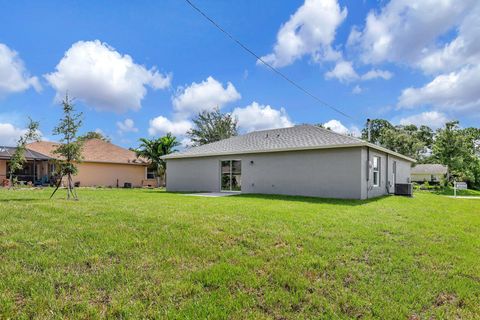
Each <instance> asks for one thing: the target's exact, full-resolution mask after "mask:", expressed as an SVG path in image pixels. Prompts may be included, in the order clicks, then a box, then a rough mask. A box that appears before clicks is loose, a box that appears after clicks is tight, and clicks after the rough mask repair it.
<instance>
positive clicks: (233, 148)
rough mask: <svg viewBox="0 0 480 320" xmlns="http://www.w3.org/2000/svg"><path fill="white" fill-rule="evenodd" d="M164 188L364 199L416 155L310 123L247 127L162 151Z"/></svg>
mask: <svg viewBox="0 0 480 320" xmlns="http://www.w3.org/2000/svg"><path fill="white" fill-rule="evenodd" d="M164 159H165V160H166V161H167V190H168V191H191V192H195V191H199V192H200V191H202V192H221V191H227V192H232V191H237V192H242V193H263V194H284V195H302V196H314V197H325V198H344V199H368V198H372V197H377V196H381V195H385V194H388V193H393V192H394V185H395V183H409V182H410V168H411V165H412V163H414V162H415V160H413V159H411V158H409V157H406V156H404V155H401V154H398V153H396V152H393V151H391V150H388V149H385V148H383V147H380V146H377V145H374V144H371V143H367V142H365V141H363V140H360V139H357V138H354V137H350V136H345V135H342V134H339V133H335V132H333V131H330V130H327V129H323V128H320V127H317V126H311V125H299V126H294V127H290V128H282V129H273V130H265V131H256V132H251V133H248V134H245V135H241V136H236V137H232V138H229V139H225V140H221V141H218V142H214V143H210V144H206V145H203V146H199V147H193V148H190V149H187V150H185V151H182V152H178V153H174V154H170V155H168V156H165V157H164Z"/></svg>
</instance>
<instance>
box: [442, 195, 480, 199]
mask: <svg viewBox="0 0 480 320" xmlns="http://www.w3.org/2000/svg"><path fill="white" fill-rule="evenodd" d="M447 197H449V198H453V199H475V200H480V197H477V196H456V197H454V196H447Z"/></svg>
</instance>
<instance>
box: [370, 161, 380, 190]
mask: <svg viewBox="0 0 480 320" xmlns="http://www.w3.org/2000/svg"><path fill="white" fill-rule="evenodd" d="M375 158H376V159H377V168H376V169H375V160H372V185H373V186H374V187H380V163H381V158H380V157H378V156H374V157H373V159H375ZM375 172H376V173H377V176H378V179H377V183H375Z"/></svg>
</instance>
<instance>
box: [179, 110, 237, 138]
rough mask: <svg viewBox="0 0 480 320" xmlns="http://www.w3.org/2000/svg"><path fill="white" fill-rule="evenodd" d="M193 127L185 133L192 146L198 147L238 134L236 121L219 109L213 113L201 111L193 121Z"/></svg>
mask: <svg viewBox="0 0 480 320" xmlns="http://www.w3.org/2000/svg"><path fill="white" fill-rule="evenodd" d="M193 124H194V127H193V128H192V129H190V130H189V131H188V132H187V136H188V137H189V138H190V140H192V142H193V145H194V146H199V145H203V144H207V143H211V142H215V141H219V140H222V139H227V138H230V137H232V136H236V135H237V134H238V129H237V120H236V119H235V118H234V117H232V115H231V114H229V113H222V112H220V109H219V108H216V109H215V110H213V111H203V112H201V113H199V114H198V115H197V117H196V118H195V119H193Z"/></svg>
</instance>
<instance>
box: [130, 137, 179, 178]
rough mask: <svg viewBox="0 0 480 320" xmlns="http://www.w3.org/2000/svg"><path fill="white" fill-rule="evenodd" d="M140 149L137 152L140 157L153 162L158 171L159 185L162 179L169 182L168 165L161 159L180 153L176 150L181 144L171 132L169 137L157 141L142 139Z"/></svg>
mask: <svg viewBox="0 0 480 320" xmlns="http://www.w3.org/2000/svg"><path fill="white" fill-rule="evenodd" d="M140 142H141V143H140V147H139V148H138V149H136V150H135V153H136V154H137V156H138V157H143V158H146V159H148V160H150V161H151V164H152V165H153V166H155V169H156V171H157V184H158V185H160V177H162V176H163V177H164V182H166V181H167V180H166V179H167V163H166V162H165V161H164V160H162V159H161V157H162V156H165V155H167V154H170V153H173V152H176V151H178V150H177V149H175V148H176V147H178V146H179V145H180V142H179V141H178V140H177V138H176V137H175V136H173V135H172V134H171V133H170V132H169V133H167V135H165V136H163V137H160V138H157V139H146V138H141V139H140Z"/></svg>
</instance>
